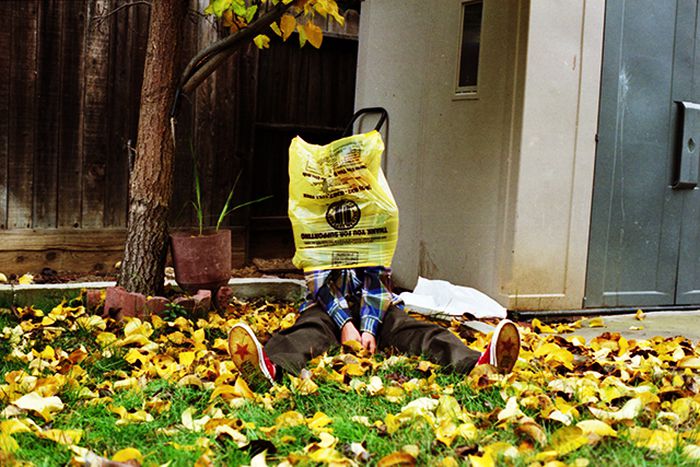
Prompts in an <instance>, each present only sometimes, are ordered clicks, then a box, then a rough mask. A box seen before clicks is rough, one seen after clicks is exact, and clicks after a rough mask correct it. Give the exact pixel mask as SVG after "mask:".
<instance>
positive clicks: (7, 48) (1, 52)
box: [0, 2, 14, 229]
mask: <svg viewBox="0 0 700 467" xmlns="http://www.w3.org/2000/svg"><path fill="white" fill-rule="evenodd" d="M13 6H14V5H13V3H12V2H3V3H0V70H6V72H5V73H0V229H7V198H8V197H7V194H8V186H7V185H8V183H7V181H8V180H7V161H8V158H9V139H10V138H9V137H10V76H12V13H11V12H12V7H13Z"/></svg>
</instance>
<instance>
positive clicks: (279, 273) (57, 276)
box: [7, 258, 304, 285]
mask: <svg viewBox="0 0 700 467" xmlns="http://www.w3.org/2000/svg"><path fill="white" fill-rule="evenodd" d="M117 275H118V273H117V272H114V271H111V272H107V271H90V272H84V271H83V272H79V271H55V270H53V269H51V268H44V269H42V270H41V272H39V273H36V274H33V280H32V283H34V284H69V283H76V282H109V281H116V280H117ZM165 275H166V277H168V278H172V279H174V278H175V275H174V273H173V271H172V268H166V273H165ZM270 276H275V277H281V278H284V279H303V278H304V273H303V272H302V271H301V270H299V269H297V268H295V267H294V265H293V264H292V261H291V260H290V259H288V258H271V259H259V258H255V259H253V261H252V264H250V265H249V266H245V267H242V268H236V269H233V270H231V277H233V278H251V277H270ZM19 278H20V276H18V275H16V274H10V275H8V276H7V279H8V282H9V283H11V284H15V285H16V284H18V283H19Z"/></svg>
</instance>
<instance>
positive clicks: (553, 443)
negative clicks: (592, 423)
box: [549, 426, 588, 456]
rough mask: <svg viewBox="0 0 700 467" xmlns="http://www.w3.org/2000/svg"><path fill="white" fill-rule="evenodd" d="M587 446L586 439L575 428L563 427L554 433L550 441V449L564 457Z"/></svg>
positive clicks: (579, 429) (579, 430) (581, 432)
mask: <svg viewBox="0 0 700 467" xmlns="http://www.w3.org/2000/svg"><path fill="white" fill-rule="evenodd" d="M586 444H588V437H587V436H586V435H585V434H584V433H583V430H582V429H581V428H579V427H577V426H565V427H563V428H559V429H558V430H557V431H555V432H554V433H553V434H552V436H551V439H550V444H549V446H550V448H551V449H552V450H554V451H557V452H558V453H559V455H561V456H564V455H566V454H568V453H570V452H573V451H575V450H577V449H578V448H580V447H581V446H584V445H586Z"/></svg>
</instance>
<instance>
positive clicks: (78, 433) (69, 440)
mask: <svg viewBox="0 0 700 467" xmlns="http://www.w3.org/2000/svg"><path fill="white" fill-rule="evenodd" d="M40 436H41V437H42V438H45V439H50V440H51V441H54V442H56V443H59V444H65V445H67V446H70V445H73V444H78V443H79V442H80V438H82V437H83V430H44V431H42V432H41V433H40Z"/></svg>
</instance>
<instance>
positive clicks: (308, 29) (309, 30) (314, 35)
mask: <svg viewBox="0 0 700 467" xmlns="http://www.w3.org/2000/svg"><path fill="white" fill-rule="evenodd" d="M303 28H304V33H305V34H306V39H307V40H308V41H309V43H310V44H311V45H313V46H314V47H316V48H317V49H318V48H319V47H321V42H323V31H322V30H321V28H319V27H318V26H316V25H315V24H314V23H310V22H309V23H306V24H305V25H304V26H303Z"/></svg>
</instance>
